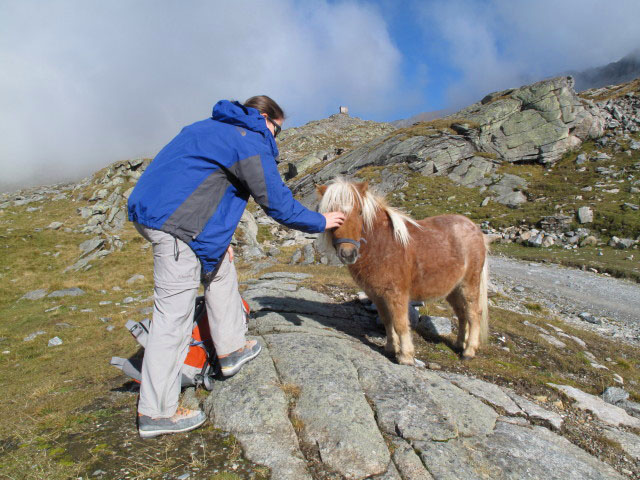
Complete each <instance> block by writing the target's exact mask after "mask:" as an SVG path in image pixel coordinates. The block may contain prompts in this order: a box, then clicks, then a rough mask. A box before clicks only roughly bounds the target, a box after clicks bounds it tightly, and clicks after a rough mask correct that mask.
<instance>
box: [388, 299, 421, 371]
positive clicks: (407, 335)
mask: <svg viewBox="0 0 640 480" xmlns="http://www.w3.org/2000/svg"><path fill="white" fill-rule="evenodd" d="M408 303H409V298H408V297H405V296H401V297H397V298H395V299H393V300H392V301H390V302H389V305H388V306H389V313H390V315H391V323H392V326H393V329H394V330H395V333H396V334H397V335H398V340H399V342H400V348H399V350H397V351H396V360H397V361H398V363H400V364H402V365H415V362H414V358H413V357H414V349H413V338H412V337H411V328H410V326H409V315H408V311H407V305H408Z"/></svg>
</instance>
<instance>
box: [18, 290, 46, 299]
mask: <svg viewBox="0 0 640 480" xmlns="http://www.w3.org/2000/svg"><path fill="white" fill-rule="evenodd" d="M46 296H47V291H46V290H45V289H43V288H41V289H38V290H31V291H30V292H27V293H25V294H24V295H23V296H22V297H20V300H23V299H24V300H40V299H41V298H44V297H46Z"/></svg>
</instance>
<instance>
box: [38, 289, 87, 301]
mask: <svg viewBox="0 0 640 480" xmlns="http://www.w3.org/2000/svg"><path fill="white" fill-rule="evenodd" d="M78 295H84V290H82V289H81V288H78V287H73V288H66V289H64V290H56V291H55V292H51V293H50V294H49V295H47V297H49V298H56V297H77V296H78Z"/></svg>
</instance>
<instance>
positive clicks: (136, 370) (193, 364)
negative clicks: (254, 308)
mask: <svg viewBox="0 0 640 480" xmlns="http://www.w3.org/2000/svg"><path fill="white" fill-rule="evenodd" d="M242 309H243V311H244V317H245V326H246V324H247V321H248V319H249V313H250V310H249V304H247V302H246V301H245V300H244V299H242ZM125 327H126V328H127V330H129V332H130V333H131V335H133V337H134V338H135V339H136V340H137V341H138V343H139V344H140V345H141V346H142V347H146V346H147V339H148V337H149V328H150V327H151V319H150V318H145V319H144V320H141V321H140V322H134V321H133V320H129V321H128V322H127V323H126V325H125ZM216 359H217V357H216V354H215V348H214V346H213V340H212V339H211V332H210V331H209V320H208V318H207V309H206V308H205V303H204V297H197V298H196V307H195V312H194V315H193V330H192V332H191V343H190V344H189V351H188V352H187V357H186V358H185V360H184V364H183V365H182V368H181V369H180V373H181V374H182V386H183V387H190V386H195V387H197V386H199V385H203V386H204V388H206V389H207V390H211V388H212V386H213V383H212V382H213V379H214V377H215V376H216V375H217V373H218V364H217V362H216ZM110 363H111V365H113V366H114V367H117V368H119V369H120V370H122V371H123V372H124V373H125V374H127V375H128V376H129V377H131V378H132V379H133V380H134V381H136V382H138V383H140V379H141V377H142V374H141V372H142V358H141V357H139V356H138V355H136V356H134V357H131V358H129V359H126V358H121V357H112V358H111V362H110Z"/></svg>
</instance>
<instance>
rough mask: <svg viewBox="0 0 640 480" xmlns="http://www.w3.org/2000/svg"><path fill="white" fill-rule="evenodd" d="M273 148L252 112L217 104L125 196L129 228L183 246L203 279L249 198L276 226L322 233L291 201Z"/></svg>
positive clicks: (320, 223) (312, 216)
mask: <svg viewBox="0 0 640 480" xmlns="http://www.w3.org/2000/svg"><path fill="white" fill-rule="evenodd" d="M277 156H278V147H277V146H276V142H275V140H274V138H273V135H272V134H271V132H270V131H269V130H268V129H267V126H266V123H265V120H264V117H262V116H261V115H260V113H259V112H258V110H256V109H254V108H247V107H244V106H242V105H241V104H240V103H238V102H229V101H226V100H222V101H220V102H218V103H217V104H216V105H215V106H214V107H213V114H212V116H211V118H208V119H206V120H202V121H200V122H196V123H194V124H192V125H189V126H187V127H184V128H183V129H182V131H181V132H180V133H179V134H178V135H177V136H176V137H175V138H174V139H173V140H171V142H170V143H169V144H168V145H167V146H166V147H164V148H163V149H162V150H161V151H160V153H158V155H157V156H156V158H155V159H154V160H153V161H152V162H151V164H150V165H149V166H148V167H147V169H146V170H145V171H144V173H143V174H142V176H141V177H140V179H139V180H138V183H137V184H136V186H135V188H134V189H133V192H132V193H131V195H130V196H129V202H128V210H129V220H131V221H132V222H138V223H140V224H142V225H145V226H146V227H149V228H153V229H156V230H161V231H163V232H167V233H169V234H171V235H173V236H174V237H176V238H179V239H180V240H182V241H184V242H185V243H187V244H188V245H189V246H190V247H191V248H192V249H193V251H194V252H195V254H196V255H197V256H198V258H199V259H200V262H201V264H202V271H203V274H204V275H205V276H206V274H208V273H209V274H210V273H211V272H212V271H214V270H215V269H216V267H217V265H218V263H219V262H220V260H221V259H222V258H223V257H224V254H225V252H226V250H227V247H228V246H229V243H230V242H231V237H232V236H233V233H234V232H235V230H236V227H237V226H238V222H239V221H240V217H241V216H242V213H243V212H244V209H245V207H246V205H247V200H248V199H249V195H251V196H252V197H253V198H254V199H255V200H256V202H257V203H258V204H259V205H260V206H261V207H262V208H263V209H264V211H265V212H266V213H267V214H268V215H269V216H271V217H273V218H274V219H275V220H276V221H278V222H279V223H282V224H283V225H286V226H288V227H291V228H295V229H296V230H302V231H304V232H309V233H317V232H322V231H324V228H325V218H324V216H323V215H321V214H319V213H317V212H314V211H311V210H308V209H307V208H305V207H304V206H302V205H301V204H300V203H299V202H298V201H296V200H295V199H294V198H293V195H292V193H291V191H290V190H289V189H288V188H287V187H286V186H285V184H284V183H283V182H282V179H281V178H280V174H279V172H278V169H277V167H276V157H277Z"/></svg>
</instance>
